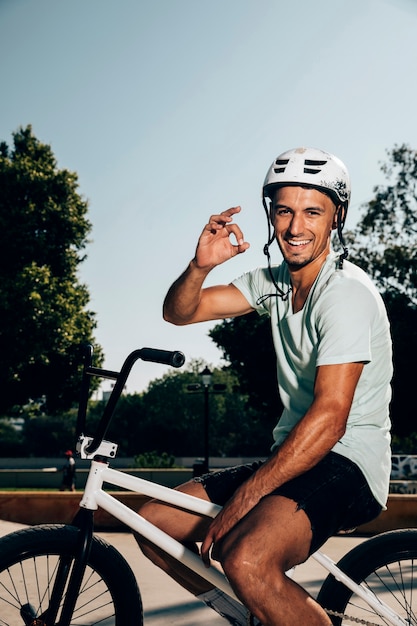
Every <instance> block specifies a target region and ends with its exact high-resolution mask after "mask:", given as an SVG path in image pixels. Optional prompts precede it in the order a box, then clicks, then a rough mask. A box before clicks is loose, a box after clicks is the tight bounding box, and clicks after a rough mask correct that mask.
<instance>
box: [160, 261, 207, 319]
mask: <svg viewBox="0 0 417 626" xmlns="http://www.w3.org/2000/svg"><path fill="white" fill-rule="evenodd" d="M208 273H209V272H208V271H207V270H202V269H200V268H198V267H197V266H196V264H195V261H194V260H192V261H191V262H190V264H189V265H188V267H187V269H186V270H185V271H184V272H183V273H182V274H181V276H180V277H179V278H177V280H176V281H175V282H174V283H173V284H172V285H171V287H170V288H169V290H168V293H167V295H166V296H165V300H164V304H163V316H164V319H165V320H166V321H167V322H171V323H172V324H177V325H179V326H181V325H185V324H190V323H191V322H192V321H193V317H194V314H195V313H196V311H197V309H198V305H199V304H200V300H201V290H202V286H203V283H204V281H205V279H206V277H207V275H208Z"/></svg>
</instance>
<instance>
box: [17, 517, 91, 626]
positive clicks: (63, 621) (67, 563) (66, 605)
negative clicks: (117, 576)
mask: <svg viewBox="0 0 417 626" xmlns="http://www.w3.org/2000/svg"><path fill="white" fill-rule="evenodd" d="M72 526H76V527H78V529H79V533H80V534H79V537H78V542H77V546H76V549H75V552H74V554H73V555H70V556H68V557H65V558H61V559H60V561H59V565H58V569H57V573H56V576H55V580H54V585H53V589H52V592H51V597H50V601H49V606H48V609H47V610H46V611H45V612H44V613H43V614H42V615H41V616H40V617H38V618H37V619H36V620H33V621H29V622H25V624H27V625H28V626H70V624H71V619H72V616H73V613H74V608H75V604H76V602H77V598H78V595H79V592H80V589H81V583H82V580H83V576H84V572H85V568H86V566H87V561H88V557H89V554H90V549H91V542H92V537H93V512H92V511H88V510H86V509H80V510H79V512H78V513H77V515H76V516H75V518H74V520H73V522H72ZM60 609H61V613H60V617H59V622H57V621H56V620H57V616H58V612H59V610H60Z"/></svg>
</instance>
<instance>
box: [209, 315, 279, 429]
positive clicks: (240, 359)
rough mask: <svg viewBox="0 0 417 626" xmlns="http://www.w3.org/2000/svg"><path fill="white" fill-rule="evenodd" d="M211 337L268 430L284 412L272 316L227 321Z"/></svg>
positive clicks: (250, 316) (251, 406)
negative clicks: (271, 321) (271, 323)
mask: <svg viewBox="0 0 417 626" xmlns="http://www.w3.org/2000/svg"><path fill="white" fill-rule="evenodd" d="M209 336H210V337H211V338H212V339H213V341H214V342H215V343H216V345H217V346H218V347H219V348H220V349H221V350H223V357H224V358H225V360H227V361H228V362H229V363H230V366H231V369H232V371H233V372H234V373H235V374H236V376H237V378H238V380H239V384H240V386H241V389H242V391H243V392H244V393H245V394H247V396H248V401H247V407H248V409H250V410H251V411H252V412H254V414H256V415H257V416H258V418H257V419H259V420H260V424H261V425H263V427H264V428H265V429H266V430H267V431H268V432H269V437H271V430H272V428H273V427H274V426H275V424H276V422H277V419H278V416H279V415H280V414H281V411H282V404H281V401H280V398H279V395H278V388H277V373H276V355H275V350H274V346H273V343H272V332H271V325H270V321H269V318H267V317H265V316H260V315H258V313H256V312H253V313H249V314H248V315H243V316H240V317H236V318H234V319H228V320H224V321H223V322H221V323H220V324H217V325H216V326H215V327H214V328H213V329H212V330H211V331H210V332H209Z"/></svg>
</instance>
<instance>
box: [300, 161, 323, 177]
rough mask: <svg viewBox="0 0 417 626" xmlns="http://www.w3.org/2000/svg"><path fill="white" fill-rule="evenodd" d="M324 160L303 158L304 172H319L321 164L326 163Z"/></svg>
mask: <svg viewBox="0 0 417 626" xmlns="http://www.w3.org/2000/svg"><path fill="white" fill-rule="evenodd" d="M326 163H327V160H326V161H317V160H316V159H305V161H304V174H320V172H321V168H322V167H323V165H326Z"/></svg>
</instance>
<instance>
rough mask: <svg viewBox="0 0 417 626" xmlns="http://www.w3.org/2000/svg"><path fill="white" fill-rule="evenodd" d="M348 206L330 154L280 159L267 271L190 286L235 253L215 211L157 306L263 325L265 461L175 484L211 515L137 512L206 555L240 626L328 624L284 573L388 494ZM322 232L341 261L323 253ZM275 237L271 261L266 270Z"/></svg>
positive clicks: (298, 153)
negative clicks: (263, 319)
mask: <svg viewBox="0 0 417 626" xmlns="http://www.w3.org/2000/svg"><path fill="white" fill-rule="evenodd" d="M349 199H350V181H349V176H348V173H347V169H346V167H345V165H344V164H343V163H342V162H341V161H340V160H339V159H338V158H336V157H335V156H333V155H331V154H329V153H327V152H324V151H322V150H316V149H304V148H299V149H296V150H290V151H288V152H285V153H284V154H282V155H280V156H279V157H278V158H277V159H276V160H275V161H274V162H273V164H272V166H271V167H270V169H269V171H268V173H267V176H266V179H265V182H264V186H263V202H264V208H265V210H266V213H267V216H268V222H269V227H270V236H269V238H268V239H269V240H268V243H267V244H266V246H265V248H264V251H265V254H266V255H267V257H268V266H267V267H266V268H260V269H257V270H254V271H251V272H248V273H247V274H245V275H244V276H242V277H240V278H238V279H237V280H235V281H233V283H231V284H229V285H219V286H215V287H207V288H205V287H204V281H205V279H206V277H207V275H208V274H209V272H211V271H212V270H213V269H214V268H215V267H216V266H217V265H219V264H220V263H223V262H224V261H227V260H228V259H230V258H232V257H234V256H235V255H237V254H241V253H243V252H245V251H246V250H247V249H248V247H249V244H248V243H247V242H246V241H245V239H244V237H243V233H242V232H241V229H240V228H239V226H238V225H237V224H236V223H235V222H234V221H233V218H234V216H235V215H236V214H237V213H239V212H240V207H235V208H231V209H228V210H226V211H223V212H222V213H220V214H217V215H213V216H212V217H211V218H210V220H209V222H208V224H207V225H206V226H205V228H204V230H203V232H202V234H201V236H200V238H199V241H198V245H197V249H196V253H195V256H194V258H193V260H192V261H191V262H190V264H189V266H188V268H187V269H186V270H185V272H184V273H183V274H182V275H181V276H180V277H179V278H178V279H177V280H176V281H175V282H174V284H173V285H172V287H171V288H170V290H169V292H168V294H167V296H166V299H165V303H164V317H165V319H166V320H168V321H170V322H172V323H174V324H178V325H184V324H192V323H196V322H201V321H206V320H213V319H224V318H229V317H234V316H238V315H244V314H246V313H248V312H250V311H253V310H257V311H258V312H259V313H260V314H266V315H268V316H269V317H270V320H271V324H272V333H273V339H274V346H275V350H276V355H277V374H278V388H279V393H280V397H281V400H282V403H283V406H284V409H283V413H282V415H281V416H280V418H279V419H278V422H277V425H276V427H275V429H274V431H273V443H272V447H271V453H270V455H269V457H268V459H267V460H266V461H265V462H259V463H254V464H252V465H245V466H239V467H234V468H230V469H226V470H221V471H219V472H214V473H210V474H207V475H205V476H202V477H200V478H198V479H194V480H193V481H191V482H189V483H187V484H185V485H182V486H180V487H179V489H181V490H182V491H186V492H187V493H190V494H192V495H195V496H198V497H200V498H205V499H209V500H211V501H213V502H215V503H217V504H220V505H222V506H223V509H222V511H221V512H220V513H219V515H218V516H217V517H216V518H215V519H214V520H209V519H206V518H203V517H200V516H198V515H194V514H190V513H187V512H185V511H181V510H176V509H174V508H172V507H166V506H164V505H162V504H160V503H158V502H150V503H148V504H147V505H145V507H143V509H142V510H141V513H143V515H144V516H145V517H147V518H148V519H150V520H152V521H153V523H155V524H156V525H158V526H159V527H161V528H162V529H163V530H165V531H166V532H168V533H170V534H171V535H172V536H174V537H176V538H177V539H178V540H179V541H182V542H184V543H186V544H187V545H190V543H191V544H192V543H193V542H202V545H201V555H202V558H203V560H204V561H205V562H206V564H207V566H209V565H210V557H211V556H212V555H214V556H215V558H216V559H218V560H219V561H220V562H221V564H222V566H223V568H224V570H225V572H226V574H227V576H228V578H229V580H230V582H231V584H232V587H233V589H234V591H235V593H236V595H237V597H239V598H240V600H241V601H242V603H243V605H244V607H246V608H247V609H248V610H249V612H250V614H251V615H252V616H255V617H254V618H252V621H253V623H255V624H258V623H261V624H263V625H264V626H292V625H294V624H308V625H309V626H316V625H320V626H329V625H330V624H331V621H330V618H329V617H328V615H327V614H326V612H325V611H324V610H323V609H322V608H321V607H320V606H319V605H318V604H317V603H316V602H315V601H314V600H313V599H312V598H311V597H310V596H309V595H308V594H307V593H306V592H305V591H304V590H303V589H302V588H300V587H299V586H298V585H297V584H296V583H295V582H294V581H292V580H291V579H290V578H289V577H288V576H287V575H286V573H285V572H286V571H288V570H289V569H290V568H291V567H292V566H294V565H296V564H298V563H301V562H303V561H304V560H306V559H307V558H308V556H309V555H310V554H311V553H312V552H313V551H315V550H317V549H318V548H319V547H320V546H321V545H322V544H323V543H324V542H325V541H326V539H327V538H328V537H330V536H331V535H333V534H335V533H337V532H338V531H340V530H342V529H350V528H352V527H355V526H357V525H359V524H362V523H365V522H367V521H369V520H371V519H373V518H374V517H376V516H377V515H378V514H379V512H380V511H381V510H382V509H383V508H384V506H385V503H386V499H387V496H388V486H389V475H390V467H391V458H390V436H389V428H390V421H389V414H388V406H389V401H390V380H391V376H392V366H391V340H390V332H389V325H388V321H387V316H386V311H385V308H384V305H383V303H382V300H381V298H380V296H379V294H378V293H377V291H376V289H375V287H374V286H373V284H372V283H371V281H370V280H369V278H368V277H367V276H366V274H365V273H364V272H363V271H362V270H360V269H359V268H358V267H356V266H355V265H353V264H352V263H350V262H348V261H347V260H346V257H347V249H346V246H345V243H344V240H343V235H342V231H343V226H344V222H345V218H346V213H347V209H348V204H349ZM334 230H336V231H337V233H338V236H339V240H340V243H341V244H342V248H343V251H342V253H341V254H337V253H335V252H334V251H332V248H331V234H332V231H334ZM275 240H276V242H277V243H278V246H279V248H280V250H281V253H282V256H283V258H284V261H283V262H282V263H281V264H280V265H278V266H271V262H270V253H269V249H270V246H271V245H272V243H273V242H274V241H275ZM254 356H256V355H254ZM138 540H139V542H140V541H141V540H140V538H138ZM142 549H143V551H144V552H145V554H146V555H147V556H148V557H149V558H151V559H152V560H153V561H154V562H155V563H156V564H158V565H159V566H160V567H162V568H163V569H165V571H167V572H168V573H169V574H170V575H171V576H173V577H174V578H175V579H176V580H177V581H178V582H180V583H181V584H182V585H183V586H185V587H186V588H188V589H189V590H190V591H192V593H194V594H195V595H197V596H198V597H200V598H201V599H202V600H204V601H205V602H206V603H207V604H208V605H210V606H211V607H213V608H214V609H216V610H217V611H218V612H219V613H220V614H221V615H223V617H225V619H227V620H228V621H229V622H230V623H231V624H235V625H236V624H242V625H243V624H246V623H247V622H246V615H245V611H243V610H242V608H241V607H240V605H239V604H238V603H237V602H236V601H234V600H233V599H231V598H228V597H227V596H224V595H223V594H222V592H220V591H219V590H218V589H213V588H210V586H209V585H208V583H207V582H205V581H203V580H202V579H199V578H196V577H195V576H192V575H191V574H190V572H189V571H188V570H186V569H184V568H183V567H181V566H179V565H178V564H176V563H175V562H173V561H172V560H171V559H170V558H168V557H167V556H166V555H164V554H162V553H161V552H160V551H158V550H157V549H156V548H155V547H152V546H149V545H142Z"/></svg>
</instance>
